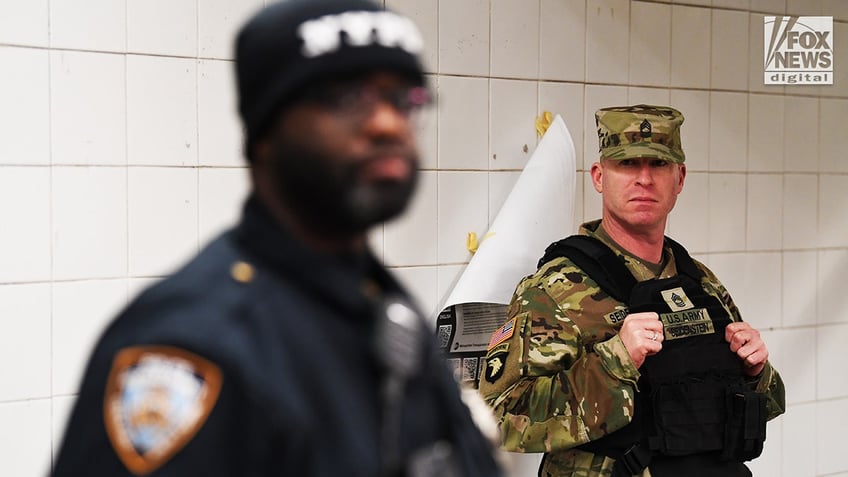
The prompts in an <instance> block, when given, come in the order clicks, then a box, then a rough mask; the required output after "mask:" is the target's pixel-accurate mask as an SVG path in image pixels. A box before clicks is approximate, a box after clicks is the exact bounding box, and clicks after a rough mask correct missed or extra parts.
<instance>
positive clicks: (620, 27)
mask: <svg viewBox="0 0 848 477" xmlns="http://www.w3.org/2000/svg"><path fill="white" fill-rule="evenodd" d="M629 38H630V2H628V0H587V1H586V80H587V81H589V82H592V83H596V82H597V83H618V84H624V83H626V82H627V77H628V71H627V64H628V63H629V62H628V55H629V53H630V52H629V49H630V48H629V45H628V39H629Z"/></svg>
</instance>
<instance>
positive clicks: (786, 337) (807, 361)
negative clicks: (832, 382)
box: [766, 327, 816, 405]
mask: <svg viewBox="0 0 848 477" xmlns="http://www.w3.org/2000/svg"><path fill="white" fill-rule="evenodd" d="M766 339H767V341H766V346H768V350H769V361H771V363H772V365H774V366H775V368H777V371H778V372H779V373H780V377H781V378H782V379H783V384H784V385H785V386H786V403H787V404H788V405H793V404H800V403H805V402H812V401H815V399H816V373H813V372H811V371H812V370H813V369H816V354H815V353H810V352H809V351H808V350H804V349H803V348H801V347H799V346H798V343H815V342H816V330H815V329H814V328H812V327H808V328H796V329H787V330H778V331H775V332H772V333H769V336H768V337H767V338H766Z"/></svg>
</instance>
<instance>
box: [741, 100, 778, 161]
mask: <svg viewBox="0 0 848 477" xmlns="http://www.w3.org/2000/svg"><path fill="white" fill-rule="evenodd" d="M783 108H784V103H783V97H782V96H778V95H771V94H768V95H766V94H751V95H749V96H748V170H749V171H752V172H780V171H782V170H783V164H784V160H783V141H778V140H777V139H778V138H780V136H781V134H782V132H783V131H784V124H783V123H784V119H783V118H784V113H783Z"/></svg>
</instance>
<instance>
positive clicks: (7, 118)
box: [0, 46, 50, 164]
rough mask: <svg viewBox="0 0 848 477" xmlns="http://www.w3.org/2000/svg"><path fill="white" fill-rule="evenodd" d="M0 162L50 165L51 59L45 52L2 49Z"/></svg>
mask: <svg viewBox="0 0 848 477" xmlns="http://www.w3.org/2000/svg"><path fill="white" fill-rule="evenodd" d="M0 64H2V65H4V66H3V74H2V75H0V105H2V107H0V131H14V133H13V134H3V140H2V141H0V163H2V164H49V163H50V116H49V113H50V110H49V108H50V105H49V94H50V90H49V84H50V83H49V76H48V75H49V60H48V56H47V52H46V51H44V50H31V49H26V48H9V47H3V46H0Z"/></svg>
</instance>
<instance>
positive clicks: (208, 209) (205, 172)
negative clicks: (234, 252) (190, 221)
mask: <svg viewBox="0 0 848 477" xmlns="http://www.w3.org/2000/svg"><path fill="white" fill-rule="evenodd" d="M198 173H199V177H198V180H199V182H198V189H199V190H198V204H197V208H198V230H199V232H198V234H199V242H200V244H204V243H206V242H207V241H209V240H211V239H213V238H215V236H217V235H218V234H219V233H220V232H222V231H223V230H225V229H228V228H230V227H232V226H233V225H235V224H236V223H237V222H238V219H239V217H241V211H242V206H243V205H244V201H245V199H246V198H247V196H248V193H249V190H250V178H249V177H248V171H247V169H246V168H234V169H229V168H208V169H200V171H199V172H198Z"/></svg>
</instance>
